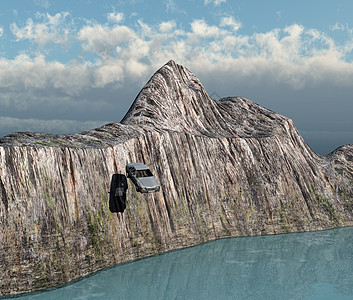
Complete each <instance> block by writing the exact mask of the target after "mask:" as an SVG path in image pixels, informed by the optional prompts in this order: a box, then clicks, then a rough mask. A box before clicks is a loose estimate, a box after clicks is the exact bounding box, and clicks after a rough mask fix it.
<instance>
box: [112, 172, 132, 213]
mask: <svg viewBox="0 0 353 300" xmlns="http://www.w3.org/2000/svg"><path fill="white" fill-rule="evenodd" d="M127 188H128V184H127V178H126V176H125V175H124V174H113V176H112V180H111V182H110V192H109V209H110V211H111V212H113V213H115V212H116V213H118V212H121V213H123V212H124V210H125V208H126V204H125V203H126V190H127Z"/></svg>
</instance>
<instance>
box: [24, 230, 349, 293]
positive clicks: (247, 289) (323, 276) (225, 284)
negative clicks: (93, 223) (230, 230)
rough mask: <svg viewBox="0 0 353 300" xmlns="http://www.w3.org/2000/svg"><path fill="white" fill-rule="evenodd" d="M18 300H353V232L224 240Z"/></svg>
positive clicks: (143, 261)
mask: <svg viewBox="0 0 353 300" xmlns="http://www.w3.org/2000/svg"><path fill="white" fill-rule="evenodd" d="M18 299H21V300H25V299H26V300H27V299H33V300H34V299H36V300H39V299H41V300H42V299H46V300H47V299H82V300H83V299H134V300H135V299H203V300H205V299H212V300H214V299H271V300H273V299H286V300H287V299H328V300H332V299H353V228H352V227H347V228H339V229H333V230H327V231H316V232H306V233H293V234H282V235H270V236H257V237H243V238H229V239H222V240H217V241H213V242H209V243H206V244H203V245H199V246H196V247H192V248H187V249H183V250H178V251H173V252H169V253H165V254H162V255H157V256H153V257H149V258H145V259H142V260H138V261H135V262H131V263H126V264H122V265H118V266H115V267H112V268H109V269H106V270H103V271H100V272H98V273H96V274H94V275H92V276H90V277H86V278H84V279H82V280H80V281H77V282H75V283H73V284H69V285H66V286H64V287H61V288H58V289H52V290H49V291H45V292H40V293H36V294H28V295H25V296H22V297H19V298H18Z"/></svg>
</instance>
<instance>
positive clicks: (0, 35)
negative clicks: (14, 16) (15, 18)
mask: <svg viewBox="0 0 353 300" xmlns="http://www.w3.org/2000/svg"><path fill="white" fill-rule="evenodd" d="M3 34H4V28H3V27H0V37H2V35H3Z"/></svg>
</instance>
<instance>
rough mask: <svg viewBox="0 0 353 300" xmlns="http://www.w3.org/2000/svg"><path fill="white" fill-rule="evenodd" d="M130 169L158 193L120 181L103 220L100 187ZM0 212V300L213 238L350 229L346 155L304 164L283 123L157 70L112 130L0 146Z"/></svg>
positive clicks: (352, 205)
mask: <svg viewBox="0 0 353 300" xmlns="http://www.w3.org/2000/svg"><path fill="white" fill-rule="evenodd" d="M136 161H139V162H143V163H145V164H147V165H149V166H150V167H151V169H152V170H153V172H154V174H155V175H156V177H157V179H158V181H159V183H160V184H161V191H160V192H158V193H155V194H146V195H143V194H140V193H137V192H136V189H135V187H134V185H133V184H132V182H131V181H129V189H128V192H127V202H126V205H127V207H126V210H125V212H124V213H123V214H120V213H118V214H113V213H111V212H110V211H109V206H108V201H109V193H108V192H109V189H110V184H111V180H112V175H113V174H125V166H126V164H127V163H129V162H136ZM0 199H1V200H0V292H1V294H17V293H22V292H27V291H34V290H39V289H44V288H47V287H52V286H56V285H60V284H63V283H66V282H69V281H71V280H74V279H77V278H79V277H82V276H85V275H88V274H90V273H92V272H94V271H96V270H99V269H101V268H104V267H107V266H112V265H114V264H117V263H122V262H126V261H130V260H133V259H138V258H142V257H146V256H149V255H153V254H157V253H162V252H165V251H168V250H173V249H178V248H182V247H188V246H192V245H195V244H199V243H202V242H206V241H209V240H213V239H217V238H222V237H235V236H248V235H260V234H277V233H285V232H297V231H308V230H320V229H327V228H333V227H338V226H351V225H353V145H346V146H343V147H340V148H338V149H337V150H335V151H334V152H332V153H331V154H329V155H326V156H320V155H317V154H316V153H314V152H313V151H312V150H311V149H310V148H309V147H308V145H307V144H306V143H305V141H304V140H303V139H302V137H301V136H300V134H299V133H298V131H297V130H296V128H295V126H294V124H293V122H292V120H290V119H288V118H286V117H284V116H281V115H279V114H277V113H275V112H273V111H270V110H268V109H266V108H263V107H261V106H259V105H257V104H255V103H254V102H252V101H250V100H248V99H245V98H241V97H229V98H224V99H221V100H218V101H215V100H213V99H211V98H210V97H209V95H208V94H207V92H206V91H205V89H204V88H203V86H202V84H201V82H200V81H199V80H198V78H197V77H196V76H195V75H194V74H193V73H191V72H190V71H189V70H188V69H186V68H185V67H183V66H180V65H177V64H176V63H175V62H173V61H170V62H168V63H167V64H166V65H164V66H163V67H162V68H161V69H160V70H158V71H157V72H156V73H155V74H154V75H153V76H152V78H151V79H150V80H149V81H148V83H147V84H146V85H145V86H144V88H143V89H142V90H141V92H140V93H139V95H138V96H137V98H136V99H135V101H134V102H133V104H132V106H131V108H130V110H129V111H128V113H127V114H126V116H125V117H124V118H123V120H122V121H121V123H111V124H107V125H105V126H102V127H100V128H97V129H93V130H90V131H86V132H82V133H77V134H73V135H49V134H40V133H29V132H25V133H14V134H11V135H8V136H6V137H4V138H1V139H0Z"/></svg>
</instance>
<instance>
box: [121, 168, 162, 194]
mask: <svg viewBox="0 0 353 300" xmlns="http://www.w3.org/2000/svg"><path fill="white" fill-rule="evenodd" d="M126 173H127V177H128V178H130V179H131V180H132V182H133V183H134V184H135V186H136V189H137V191H138V192H140V193H155V192H159V190H160V185H159V183H158V181H157V179H156V177H154V175H153V174H152V172H151V171H150V169H149V168H148V167H147V166H146V165H144V164H142V163H130V164H127V165H126Z"/></svg>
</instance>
